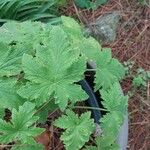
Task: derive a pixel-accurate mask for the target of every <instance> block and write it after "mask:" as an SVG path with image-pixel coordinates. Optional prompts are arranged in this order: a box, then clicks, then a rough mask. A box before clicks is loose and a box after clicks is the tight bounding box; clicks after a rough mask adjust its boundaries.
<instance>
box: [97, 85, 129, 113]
mask: <svg viewBox="0 0 150 150" xmlns="http://www.w3.org/2000/svg"><path fill="white" fill-rule="evenodd" d="M100 93H101V97H102V99H103V101H102V104H103V106H104V107H105V108H107V110H108V111H111V112H113V111H117V112H118V113H119V112H120V114H122V115H125V113H126V112H127V110H126V108H127V103H128V97H127V96H124V95H123V93H122V91H121V87H120V85H119V83H115V84H113V86H111V88H110V89H108V90H104V89H102V90H100Z"/></svg>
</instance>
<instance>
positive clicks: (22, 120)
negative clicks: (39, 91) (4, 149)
mask: <svg viewBox="0 0 150 150" xmlns="http://www.w3.org/2000/svg"><path fill="white" fill-rule="evenodd" d="M34 113H35V105H34V104H32V103H30V102H25V103H24V104H23V105H22V106H20V107H19V110H18V111H17V110H16V109H13V110H12V119H11V122H8V123H7V122H5V121H3V120H2V119H0V143H9V142H12V141H20V142H21V143H23V144H24V143H28V144H33V143H34V142H35V141H34V137H35V136H37V135H39V134H40V133H42V132H43V129H41V128H36V127H34V126H33V127H32V125H33V123H35V122H36V121H37V120H38V118H37V117H35V116H34Z"/></svg>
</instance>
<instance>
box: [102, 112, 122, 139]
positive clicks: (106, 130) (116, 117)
mask: <svg viewBox="0 0 150 150" xmlns="http://www.w3.org/2000/svg"><path fill="white" fill-rule="evenodd" d="M100 122H101V127H102V131H103V135H104V136H107V135H111V136H112V137H113V139H115V138H116V137H117V135H118V133H119V129H120V125H121V124H122V122H123V117H122V116H120V114H118V113H117V112H115V111H114V112H111V113H107V114H106V115H104V117H103V118H101V120H100Z"/></svg>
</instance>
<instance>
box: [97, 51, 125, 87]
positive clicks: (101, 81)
mask: <svg viewBox="0 0 150 150" xmlns="http://www.w3.org/2000/svg"><path fill="white" fill-rule="evenodd" d="M96 65H97V68H96V76H95V77H96V78H95V83H96V85H95V90H98V89H99V88H101V87H102V88H104V89H107V88H109V87H111V85H113V83H115V82H118V81H119V80H120V79H122V78H123V76H124V74H125V71H124V67H123V66H122V65H121V63H119V61H118V60H117V59H114V58H112V56H111V50H110V49H108V48H105V49H102V51H100V53H99V54H98V55H97V58H96Z"/></svg>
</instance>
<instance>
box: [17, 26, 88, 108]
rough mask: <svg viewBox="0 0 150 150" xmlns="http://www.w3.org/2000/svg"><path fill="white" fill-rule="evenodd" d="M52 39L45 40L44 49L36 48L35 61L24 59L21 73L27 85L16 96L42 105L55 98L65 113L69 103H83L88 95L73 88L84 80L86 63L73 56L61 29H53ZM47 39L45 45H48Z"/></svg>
mask: <svg viewBox="0 0 150 150" xmlns="http://www.w3.org/2000/svg"><path fill="white" fill-rule="evenodd" d="M50 33H51V36H50V37H45V39H44V40H43V44H44V45H37V47H36V57H32V56H30V55H24V56H23V59H22V64H23V70H24V72H25V78H26V79H28V80H29V81H30V82H27V84H26V85H25V86H23V87H22V88H21V89H19V91H18V94H19V95H20V96H22V97H23V98H27V99H30V100H34V99H37V103H38V104H43V103H44V102H46V101H47V100H49V98H50V96H52V95H54V98H55V103H56V104H58V106H59V107H60V109H62V110H64V109H65V108H66V106H67V104H68V100H70V101H72V102H73V103H74V102H77V101H81V100H85V99H86V98H87V94H86V93H85V92H84V91H83V90H82V89H81V87H80V86H79V85H76V84H74V83H75V82H78V81H79V80H82V79H83V78H84V72H85V70H86V60H85V59H84V57H82V56H80V55H79V54H80V53H79V52H76V47H75V48H74V47H72V45H71V43H69V41H68V39H67V35H66V34H65V32H64V31H63V29H62V28H60V27H53V29H52V30H51V32H50ZM47 38H48V41H49V42H47Z"/></svg>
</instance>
